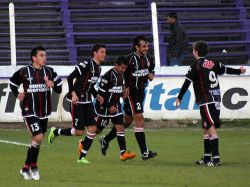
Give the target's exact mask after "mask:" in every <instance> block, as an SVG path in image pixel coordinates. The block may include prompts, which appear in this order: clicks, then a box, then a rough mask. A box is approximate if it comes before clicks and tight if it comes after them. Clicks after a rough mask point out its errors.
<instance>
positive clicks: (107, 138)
mask: <svg viewBox="0 0 250 187" xmlns="http://www.w3.org/2000/svg"><path fill="white" fill-rule="evenodd" d="M115 138H116V129H115V127H113V128H112V129H111V131H110V132H109V133H108V134H107V135H105V138H104V140H105V142H106V144H109V142H110V141H112V140H113V139H115Z"/></svg>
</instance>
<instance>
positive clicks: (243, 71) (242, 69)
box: [240, 66, 246, 74]
mask: <svg viewBox="0 0 250 187" xmlns="http://www.w3.org/2000/svg"><path fill="white" fill-rule="evenodd" d="M240 71H241V72H240V74H244V73H246V68H244V66H241V67H240Z"/></svg>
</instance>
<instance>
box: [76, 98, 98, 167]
mask: <svg viewBox="0 0 250 187" xmlns="http://www.w3.org/2000/svg"><path fill="white" fill-rule="evenodd" d="M82 115H84V119H85V124H86V127H87V133H86V136H85V138H84V140H83V142H82V143H83V144H84V146H83V150H82V152H81V154H80V156H79V159H78V161H77V162H78V163H83V164H87V163H90V162H89V161H88V160H87V159H86V156H87V154H88V151H89V149H90V147H91V145H92V142H93V140H94V139H95V137H96V129H97V128H96V120H95V117H96V115H95V111H94V106H93V104H92V103H90V104H86V105H85V106H84V114H82Z"/></svg>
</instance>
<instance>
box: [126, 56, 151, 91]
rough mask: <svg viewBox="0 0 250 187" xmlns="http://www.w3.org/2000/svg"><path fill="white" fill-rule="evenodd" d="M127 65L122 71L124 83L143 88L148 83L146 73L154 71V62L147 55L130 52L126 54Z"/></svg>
mask: <svg viewBox="0 0 250 187" xmlns="http://www.w3.org/2000/svg"><path fill="white" fill-rule="evenodd" d="M127 58H128V61H129V65H128V67H127V69H126V71H125V73H124V77H125V85H126V87H129V88H136V89H144V88H146V86H147V85H148V74H149V73H154V68H155V64H154V61H153V60H152V58H150V56H148V55H143V56H140V55H138V54H137V53H135V52H134V53H131V54H130V55H128V56H127Z"/></svg>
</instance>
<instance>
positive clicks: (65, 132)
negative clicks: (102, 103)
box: [48, 104, 84, 144]
mask: <svg viewBox="0 0 250 187" xmlns="http://www.w3.org/2000/svg"><path fill="white" fill-rule="evenodd" d="M82 108H83V105H81V104H78V105H73V104H71V107H70V112H71V116H72V127H71V128H64V129H62V128H55V127H52V128H51V129H50V132H49V135H48V143H49V144H52V142H53V141H54V140H55V138H56V137H58V136H82V135H83V134H84V125H83V123H84V120H83V117H82V110H83V109H82Z"/></svg>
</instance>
